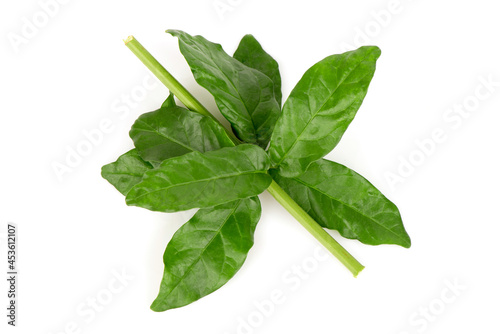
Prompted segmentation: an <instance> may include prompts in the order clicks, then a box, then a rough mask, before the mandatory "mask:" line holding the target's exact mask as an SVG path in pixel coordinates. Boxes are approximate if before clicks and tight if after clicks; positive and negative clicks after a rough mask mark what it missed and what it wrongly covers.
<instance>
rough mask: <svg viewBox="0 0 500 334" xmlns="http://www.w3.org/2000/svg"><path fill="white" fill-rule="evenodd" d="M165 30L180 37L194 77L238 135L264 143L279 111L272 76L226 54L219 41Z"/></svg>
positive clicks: (180, 46) (249, 140)
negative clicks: (214, 41) (216, 42)
mask: <svg viewBox="0 0 500 334" xmlns="http://www.w3.org/2000/svg"><path fill="white" fill-rule="evenodd" d="M167 32H168V33H170V34H172V35H173V36H176V37H178V38H179V48H180V51H181V53H182V54H183V55H184V57H185V58H186V60H187V62H188V64H189V66H190V67H191V71H192V72H193V75H194V78H195V80H196V81H197V82H198V83H199V84H200V85H201V86H203V87H204V88H206V89H207V90H208V91H209V92H210V93H211V94H212V95H213V97H214V99H215V102H216V104H217V106H218V107H219V110H220V112H221V113H222V115H223V116H224V117H225V118H226V119H227V120H228V121H229V122H230V123H231V126H232V128H233V130H234V132H235V134H236V135H237V137H238V138H240V139H241V140H242V141H244V142H246V143H252V144H257V145H259V146H261V147H263V148H265V147H267V144H268V142H269V139H270V138H271V133H272V131H273V129H274V125H275V124H276V120H277V119H278V117H279V115H280V107H279V105H278V102H277V101H276V97H275V95H274V83H273V82H272V80H271V79H270V78H269V77H268V76H267V75H265V74H263V73H261V72H260V71H258V70H256V69H253V68H250V67H248V66H245V65H243V64H242V63H241V62H239V61H238V60H236V59H234V58H233V57H231V56H229V55H228V54H227V53H226V52H225V51H224V50H223V49H222V47H221V46H220V44H215V43H212V42H209V41H208V40H206V39H205V38H203V37H202V36H191V35H189V34H187V33H185V32H182V31H178V30H168V31H167Z"/></svg>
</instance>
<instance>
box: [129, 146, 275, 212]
mask: <svg viewBox="0 0 500 334" xmlns="http://www.w3.org/2000/svg"><path fill="white" fill-rule="evenodd" d="M269 163H270V162H269V157H268V156H267V154H266V152H265V151H264V150H263V149H261V148H260V147H258V146H256V145H250V144H242V145H238V146H236V147H227V148H222V149H220V150H217V151H210V152H206V153H200V152H197V151H195V152H191V153H188V154H185V155H182V156H179V157H176V158H171V159H168V160H165V161H163V162H162V163H161V165H160V166H159V167H157V168H155V169H153V170H150V171H148V172H146V174H145V175H144V178H143V180H142V181H141V182H140V183H139V184H137V185H136V186H134V187H133V188H132V189H131V190H130V191H129V193H128V194H127V204H128V205H135V206H140V207H143V208H146V209H149V210H153V211H163V212H176V211H182V210H188V209H192V208H206V207H210V206H214V205H219V204H223V203H227V202H230V201H233V200H236V199H240V198H246V197H251V196H255V195H258V194H260V193H262V192H263V191H264V190H266V189H267V187H268V186H269V185H270V183H271V177H270V176H269V174H267V173H266V171H267V170H268V168H269Z"/></svg>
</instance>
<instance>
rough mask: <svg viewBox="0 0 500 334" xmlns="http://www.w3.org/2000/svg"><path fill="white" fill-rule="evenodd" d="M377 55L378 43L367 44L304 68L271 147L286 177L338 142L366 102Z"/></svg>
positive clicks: (328, 150)
mask: <svg viewBox="0 0 500 334" xmlns="http://www.w3.org/2000/svg"><path fill="white" fill-rule="evenodd" d="M379 56H380V49H379V48H377V47H376V46H363V47H361V48H359V49H357V50H355V51H350V52H346V53H343V54H341V55H333V56H330V57H327V58H325V59H323V60H322V61H320V62H318V63H316V64H315V65H314V66H312V67H311V68H310V69H309V70H307V71H306V73H305V74H304V76H303V77H302V79H300V81H299V83H298V84H297V85H296V86H295V88H294V89H293V91H292V93H291V94H290V97H288V99H287V101H286V102H285V105H284V106H283V113H282V116H281V117H280V119H279V120H278V122H277V123H276V128H275V131H274V133H273V136H272V139H271V145H270V147H269V154H270V156H271V160H272V162H273V166H275V167H276V166H278V167H279V169H280V172H281V174H282V175H283V176H286V177H295V176H298V175H300V174H302V173H303V172H304V171H305V170H306V169H307V166H309V164H310V163H311V162H313V161H316V160H318V159H320V158H322V157H324V156H325V155H326V154H328V153H329V152H330V151H331V150H332V149H333V148H334V147H335V146H336V145H337V143H338V142H339V141H340V139H341V137H342V135H343V134H344V132H345V130H346V129H347V127H348V126H349V124H350V123H351V121H352V120H353V118H354V116H355V115H356V112H357V110H358V108H359V107H360V105H361V103H362V102H363V99H364V97H365V95H366V92H367V90H368V85H369V84H370V81H371V79H372V77H373V74H374V72H375V62H376V60H377V59H378V57H379Z"/></svg>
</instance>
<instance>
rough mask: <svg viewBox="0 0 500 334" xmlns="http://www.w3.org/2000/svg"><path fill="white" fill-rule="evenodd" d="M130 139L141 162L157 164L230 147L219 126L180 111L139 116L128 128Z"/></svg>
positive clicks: (176, 108)
mask: <svg viewBox="0 0 500 334" xmlns="http://www.w3.org/2000/svg"><path fill="white" fill-rule="evenodd" d="M130 137H131V138H132V140H133V141H134V144H135V147H136V148H137V150H138V152H139V154H140V156H141V157H142V158H143V159H144V160H146V161H153V162H158V163H159V162H162V161H163V160H165V159H169V158H173V157H177V156H180V155H184V154H186V153H190V152H193V151H199V152H207V151H212V150H218V149H220V148H222V147H231V146H234V144H233V142H232V141H231V139H229V137H228V136H227V134H226V132H225V130H224V129H223V128H222V126H221V125H220V124H218V123H217V122H215V121H214V120H213V119H211V118H210V117H206V116H203V115H200V114H198V113H196V112H192V111H189V110H187V109H185V108H181V107H169V108H161V109H158V110H156V111H153V112H149V113H145V114H143V115H141V116H140V117H139V118H138V119H137V121H136V122H135V123H134V125H132V129H131V130H130Z"/></svg>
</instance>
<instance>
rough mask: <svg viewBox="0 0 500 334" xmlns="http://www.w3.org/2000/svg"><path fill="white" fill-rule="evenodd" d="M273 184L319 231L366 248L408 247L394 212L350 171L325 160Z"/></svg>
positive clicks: (379, 195)
mask: <svg viewBox="0 0 500 334" xmlns="http://www.w3.org/2000/svg"><path fill="white" fill-rule="evenodd" d="M271 173H272V176H273V178H274V180H275V181H276V182H277V183H278V184H279V185H280V186H281V187H282V188H283V189H284V190H285V191H286V192H287V193H288V194H289V195H290V197H292V198H293V199H294V200H295V201H296V202H297V203H298V204H299V205H300V206H301V207H302V208H303V209H304V210H305V211H306V212H307V213H308V214H309V215H310V216H311V217H312V218H313V219H315V220H316V221H317V222H318V223H319V224H320V225H322V226H323V227H327V228H329V229H333V230H337V231H339V233H340V234H341V235H342V236H344V237H346V238H350V239H358V240H359V241H361V242H363V243H365V244H369V245H380V244H396V245H401V246H403V247H410V244H411V242H410V237H409V236H408V234H407V233H406V231H405V229H404V226H403V222H402V220H401V216H400V214H399V210H398V208H397V207H396V206H395V205H394V204H393V203H392V202H391V201H389V200H388V199H387V198H386V197H385V196H384V195H382V193H380V191H378V190H377V188H375V187H374V186H373V185H372V184H371V183H370V182H368V181H367V180H366V179H365V178H363V177H362V176H361V175H359V174H357V173H356V172H354V171H353V170H351V169H349V168H347V167H345V166H342V165H340V164H337V163H335V162H332V161H328V160H325V159H321V160H318V161H316V162H313V163H312V164H311V165H310V166H309V168H308V169H307V171H306V172H305V173H304V174H302V175H300V176H299V177H295V178H285V177H283V176H280V174H279V173H278V172H277V171H276V170H274V171H272V172H271Z"/></svg>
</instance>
